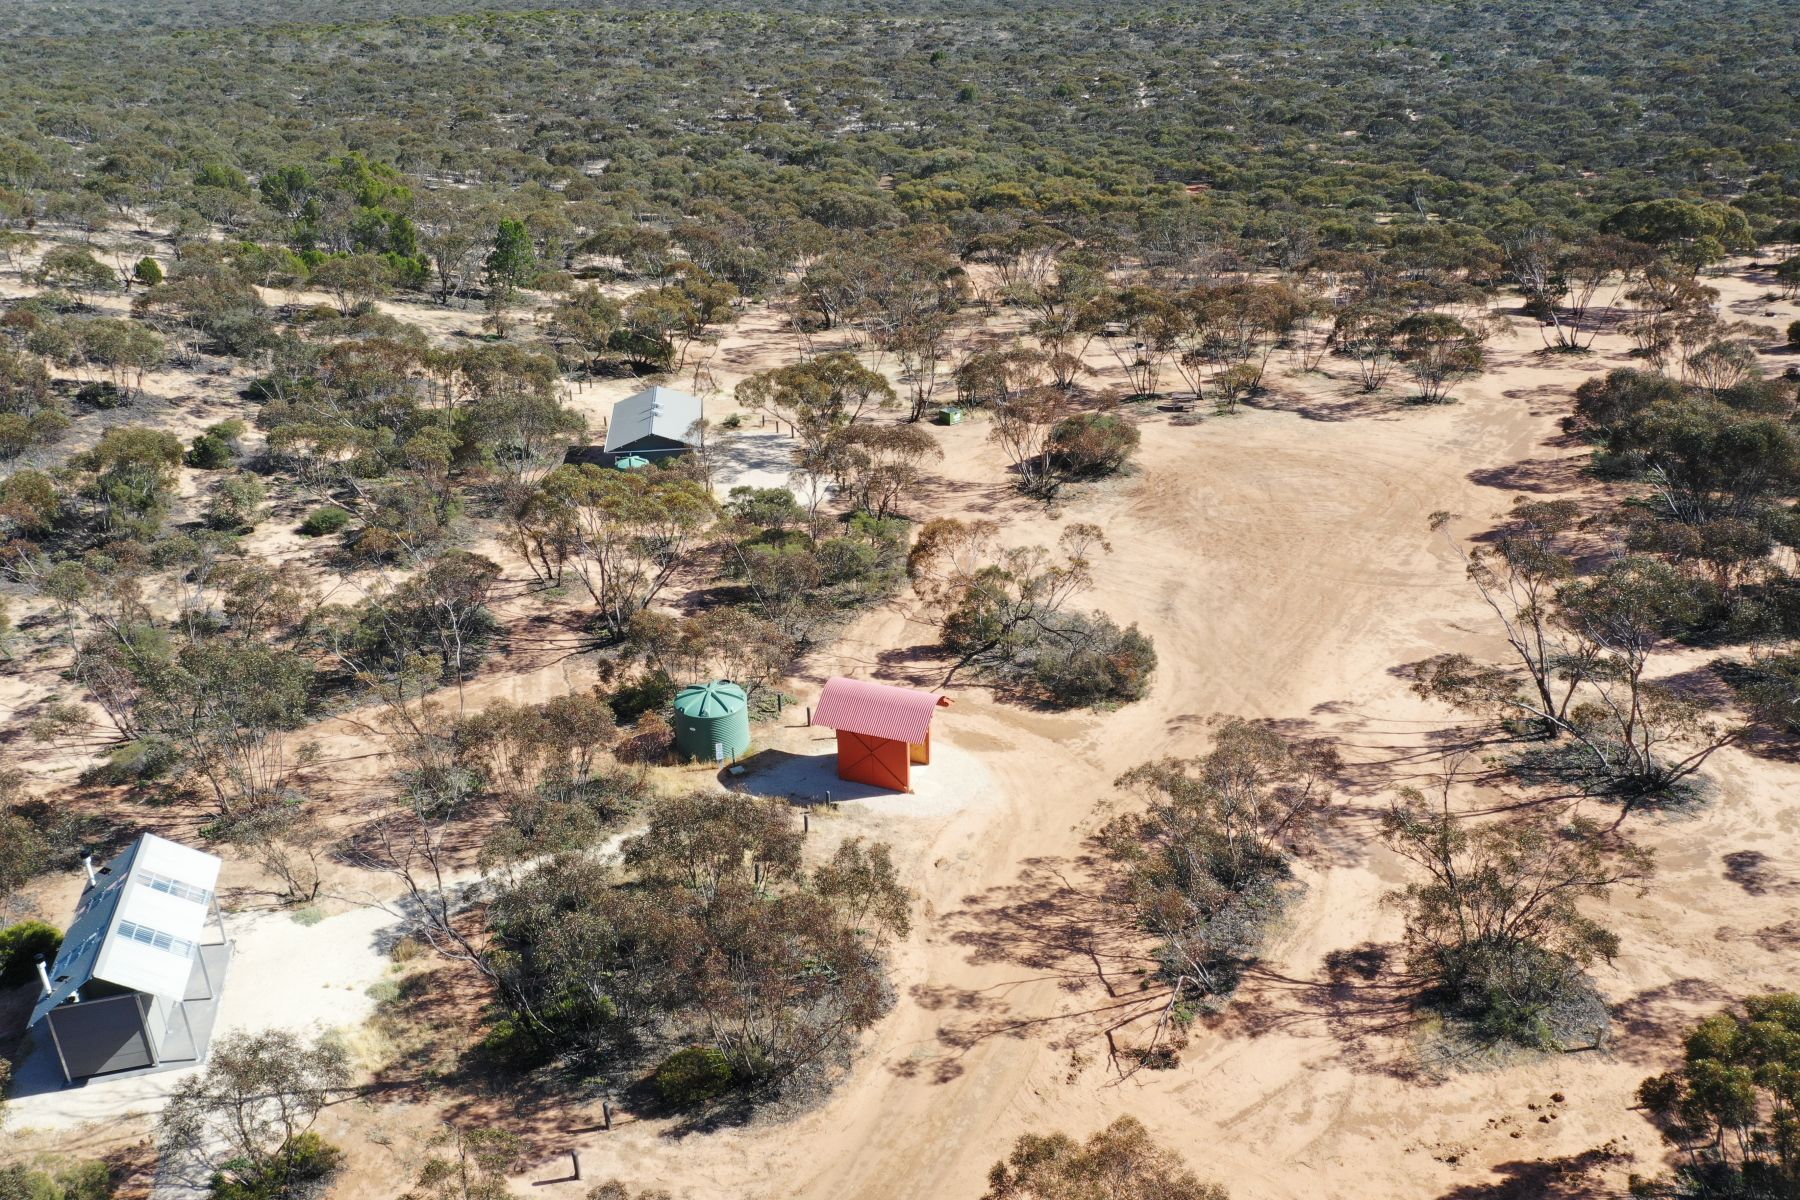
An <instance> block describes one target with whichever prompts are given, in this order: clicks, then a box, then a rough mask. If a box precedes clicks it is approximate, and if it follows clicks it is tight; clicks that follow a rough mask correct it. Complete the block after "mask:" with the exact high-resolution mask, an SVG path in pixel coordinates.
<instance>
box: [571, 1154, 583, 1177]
mask: <svg viewBox="0 0 1800 1200" xmlns="http://www.w3.org/2000/svg"><path fill="white" fill-rule="evenodd" d="M569 1167H570V1170H571V1171H572V1174H571V1175H570V1176H569V1178H571V1179H580V1178H581V1155H579V1154H577V1153H575V1151H573V1150H571V1151H569Z"/></svg>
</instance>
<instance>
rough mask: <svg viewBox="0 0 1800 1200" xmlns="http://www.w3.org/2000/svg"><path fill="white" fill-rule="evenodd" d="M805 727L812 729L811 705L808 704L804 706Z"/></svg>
mask: <svg viewBox="0 0 1800 1200" xmlns="http://www.w3.org/2000/svg"><path fill="white" fill-rule="evenodd" d="M806 727H807V728H808V729H811V728H812V705H810V704H809V705H807V706H806Z"/></svg>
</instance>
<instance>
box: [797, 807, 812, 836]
mask: <svg viewBox="0 0 1800 1200" xmlns="http://www.w3.org/2000/svg"><path fill="white" fill-rule="evenodd" d="M811 832H812V814H811V813H809V812H802V813H801V814H800V833H801V835H802V836H804V835H806V834H808V833H811Z"/></svg>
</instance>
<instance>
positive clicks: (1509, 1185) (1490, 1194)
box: [1438, 1143, 1632, 1200]
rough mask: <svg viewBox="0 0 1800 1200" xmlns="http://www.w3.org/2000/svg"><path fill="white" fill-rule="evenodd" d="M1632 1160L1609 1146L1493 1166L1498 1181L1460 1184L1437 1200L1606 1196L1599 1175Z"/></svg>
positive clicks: (1552, 1199)
mask: <svg viewBox="0 0 1800 1200" xmlns="http://www.w3.org/2000/svg"><path fill="white" fill-rule="evenodd" d="M1631 1158H1632V1155H1631V1154H1630V1153H1629V1152H1628V1151H1626V1150H1623V1149H1620V1148H1618V1147H1616V1146H1614V1145H1613V1144H1612V1143H1608V1144H1607V1145H1605V1146H1600V1147H1597V1148H1595V1149H1593V1150H1584V1151H1582V1152H1581V1153H1580V1154H1568V1155H1564V1156H1563V1157H1561V1158H1547V1159H1540V1160H1538V1161H1536V1162H1523V1161H1519V1162H1503V1163H1496V1164H1495V1165H1494V1166H1493V1168H1492V1170H1493V1172H1494V1173H1495V1174H1496V1175H1499V1176H1500V1178H1499V1179H1495V1180H1490V1181H1488V1182H1486V1183H1465V1184H1460V1185H1458V1186H1457V1187H1453V1188H1451V1189H1450V1190H1449V1191H1447V1192H1445V1193H1444V1194H1443V1195H1442V1196H1439V1197H1438V1200H1586V1198H1587V1197H1592V1196H1600V1195H1609V1194H1611V1190H1610V1189H1609V1188H1607V1187H1606V1186H1605V1184H1604V1182H1603V1180H1602V1179H1601V1178H1600V1176H1599V1172H1600V1171H1601V1170H1602V1169H1604V1168H1606V1167H1608V1166H1612V1165H1614V1164H1616V1163H1621V1162H1627V1161H1630V1159H1631Z"/></svg>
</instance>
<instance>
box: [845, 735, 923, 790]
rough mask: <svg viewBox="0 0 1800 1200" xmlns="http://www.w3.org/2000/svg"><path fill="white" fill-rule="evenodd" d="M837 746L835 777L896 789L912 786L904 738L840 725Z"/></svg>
mask: <svg viewBox="0 0 1800 1200" xmlns="http://www.w3.org/2000/svg"><path fill="white" fill-rule="evenodd" d="M837 746H838V778H839V779H847V780H849V781H850V782H852V783H866V784H868V785H869V786H870V787H879V788H891V789H892V790H894V791H896V792H910V791H911V790H912V763H911V761H910V760H911V754H910V752H909V747H908V746H907V744H906V743H905V742H897V741H895V740H894V739H892V738H880V737H871V736H869V735H868V734H863V733H851V732H850V731H849V730H847V729H840V730H838V731H837Z"/></svg>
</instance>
